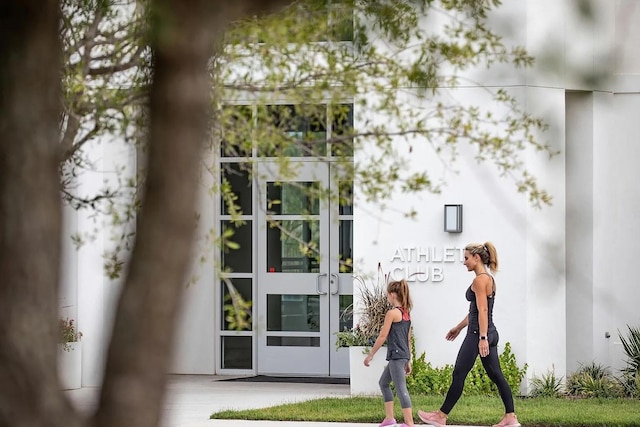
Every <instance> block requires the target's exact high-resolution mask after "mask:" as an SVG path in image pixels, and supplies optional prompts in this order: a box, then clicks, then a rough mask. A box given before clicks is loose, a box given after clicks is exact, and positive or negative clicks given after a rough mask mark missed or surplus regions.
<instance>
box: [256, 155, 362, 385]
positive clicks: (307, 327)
mask: <svg viewBox="0 0 640 427" xmlns="http://www.w3.org/2000/svg"><path fill="white" fill-rule="evenodd" d="M287 169H288V171H287V173H286V174H285V173H282V172H281V171H280V166H279V164H278V163H275V162H274V163H272V162H263V163H259V164H258V173H257V176H258V180H257V183H258V185H259V189H258V194H259V203H260V207H259V210H258V211H259V212H258V215H257V220H258V224H257V225H258V227H257V230H258V239H257V240H258V248H257V249H258V250H257V254H258V274H257V282H258V283H257V285H258V286H257V289H258V295H257V297H258V298H257V302H258V305H257V310H256V314H257V322H256V326H257V328H256V331H257V356H258V357H257V361H258V366H257V371H258V374H262V375H283V376H286V375H291V376H340V377H346V376H348V375H349V361H348V352H347V351H346V349H344V348H342V349H338V350H336V348H335V341H336V336H335V333H336V332H338V331H339V330H342V329H344V328H350V327H351V326H352V318H351V317H350V316H346V315H344V312H345V309H347V308H348V307H349V306H350V305H351V304H352V302H353V278H352V269H351V259H352V247H353V216H352V214H353V212H352V197H351V195H352V191H351V190H352V184H351V183H350V182H347V181H345V180H342V179H341V178H340V176H341V173H340V166H339V164H336V163H329V162H319V161H301V162H297V163H294V164H293V165H291V167H289V168H287ZM291 169H293V170H294V172H293V173H292V172H291Z"/></svg>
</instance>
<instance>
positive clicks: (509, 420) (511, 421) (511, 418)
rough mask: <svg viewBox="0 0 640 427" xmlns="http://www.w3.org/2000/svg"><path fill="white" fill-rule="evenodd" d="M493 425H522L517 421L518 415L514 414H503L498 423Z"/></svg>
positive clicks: (508, 426)
mask: <svg viewBox="0 0 640 427" xmlns="http://www.w3.org/2000/svg"><path fill="white" fill-rule="evenodd" d="M493 427H522V426H521V425H520V423H519V422H518V417H517V416H516V415H515V414H514V415H505V416H504V418H502V420H500V422H499V423H498V424H494V425H493Z"/></svg>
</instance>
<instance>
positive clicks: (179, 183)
mask: <svg viewBox="0 0 640 427" xmlns="http://www.w3.org/2000/svg"><path fill="white" fill-rule="evenodd" d="M286 3H288V1H284V0H272V1H259V0H253V1H242V0H240V1H237V0H236V1H233V2H212V1H210V0H192V1H186V0H157V1H155V2H153V3H152V7H153V8H154V9H153V11H152V12H153V15H154V17H155V22H154V24H155V25H154V26H153V27H152V40H153V45H152V47H153V53H154V64H153V69H154V75H153V83H152V89H151V94H150V105H149V114H150V132H149V147H150V149H149V158H148V163H147V177H146V186H145V191H144V193H145V194H144V198H143V209H142V212H141V216H140V222H139V224H140V227H139V229H138V230H137V235H136V236H137V242H136V245H135V248H134V250H133V254H132V260H131V264H130V269H129V271H128V275H127V278H126V282H125V285H124V288H123V292H122V294H121V297H120V301H119V305H118V311H117V313H116V321H115V325H114V330H113V337H112V340H111V343H110V345H109V353H108V358H107V367H106V372H105V380H104V385H103V389H102V394H101V401H100V405H99V409H98V411H97V413H96V415H95V419H94V420H95V425H97V426H104V427H107V426H121V425H135V426H137V427H146V426H156V425H158V423H159V418H160V414H161V409H162V404H163V401H164V397H165V385H166V373H167V371H168V369H169V364H170V361H171V350H172V343H173V338H174V328H175V322H176V318H177V309H178V307H179V305H180V300H181V296H182V290H183V289H184V287H185V285H186V275H187V269H188V267H189V265H190V260H191V258H192V257H191V251H192V243H193V233H194V231H195V226H196V224H195V209H196V206H195V205H196V199H197V193H198V177H199V170H200V159H201V155H202V148H203V146H204V143H205V139H206V135H207V125H208V123H209V117H210V116H209V113H210V106H211V105H212V99H211V97H212V93H213V92H214V91H212V88H211V80H210V77H209V72H208V68H207V65H208V61H209V60H210V58H211V56H212V54H213V52H214V46H216V45H217V42H218V41H219V40H218V38H219V36H220V35H221V34H222V31H224V29H225V28H226V27H227V26H228V25H229V24H230V23H231V22H232V21H234V20H235V19H238V18H243V17H246V16H250V15H251V14H252V13H257V12H260V11H265V10H269V8H270V7H274V6H278V5H281V4H286Z"/></svg>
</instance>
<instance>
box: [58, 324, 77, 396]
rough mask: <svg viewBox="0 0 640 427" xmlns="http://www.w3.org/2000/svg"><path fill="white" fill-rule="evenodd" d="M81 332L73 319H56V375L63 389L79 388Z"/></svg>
mask: <svg viewBox="0 0 640 427" xmlns="http://www.w3.org/2000/svg"><path fill="white" fill-rule="evenodd" d="M81 339H82V332H80V331H78V330H77V328H76V325H75V323H74V320H73V319H69V318H68V317H67V318H64V319H63V318H60V319H58V375H59V377H60V382H61V384H62V388H63V390H70V389H76V388H80V387H81V384H82V347H81V346H80V340H81Z"/></svg>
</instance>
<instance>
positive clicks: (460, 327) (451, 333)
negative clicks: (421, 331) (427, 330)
mask: <svg viewBox="0 0 640 427" xmlns="http://www.w3.org/2000/svg"><path fill="white" fill-rule="evenodd" d="M468 325H469V315H468V314H467V315H466V316H464V319H462V320H461V321H460V323H458V324H457V325H456V326H454V327H453V328H451V329H449V332H447V335H446V336H445V338H446V339H447V341H453V340H455V339H456V337H457V336H458V335H459V334H460V331H462V330H463V329H464V328H466V327H467V326H468Z"/></svg>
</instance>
